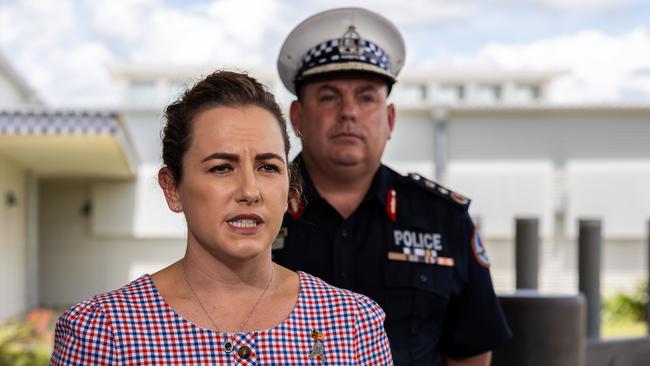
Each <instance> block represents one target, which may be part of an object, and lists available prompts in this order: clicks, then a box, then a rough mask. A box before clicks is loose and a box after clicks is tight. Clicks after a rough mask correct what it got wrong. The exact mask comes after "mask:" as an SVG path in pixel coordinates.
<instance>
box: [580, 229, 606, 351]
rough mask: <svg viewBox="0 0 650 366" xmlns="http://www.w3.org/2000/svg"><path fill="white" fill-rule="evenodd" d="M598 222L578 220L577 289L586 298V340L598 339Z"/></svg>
mask: <svg viewBox="0 0 650 366" xmlns="http://www.w3.org/2000/svg"><path fill="white" fill-rule="evenodd" d="M601 246H602V233H601V222H600V220H580V222H579V233H578V288H579V289H580V292H581V293H583V294H585V297H586V298H587V338H589V339H598V338H600V250H601Z"/></svg>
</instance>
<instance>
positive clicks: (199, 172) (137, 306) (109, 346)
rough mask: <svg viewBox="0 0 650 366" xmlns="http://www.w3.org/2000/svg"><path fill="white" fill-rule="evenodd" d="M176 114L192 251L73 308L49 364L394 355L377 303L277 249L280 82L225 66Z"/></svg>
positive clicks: (163, 182)
mask: <svg viewBox="0 0 650 366" xmlns="http://www.w3.org/2000/svg"><path fill="white" fill-rule="evenodd" d="M166 117H167V125H166V127H165V129H164V132H163V163H164V167H163V168H161V169H160V172H159V174H158V178H159V183H160V186H161V188H162V190H163V192H164V193H165V198H166V200H167V204H168V205H169V208H170V209H171V210H172V211H174V212H176V213H181V212H182V213H184V214H185V218H186V221H187V232H188V235H187V249H186V252H185V256H184V257H183V258H182V259H181V260H179V261H178V262H176V263H174V264H172V265H171V266H169V267H167V268H165V269H163V270H161V271H160V272H157V273H155V274H153V275H152V276H149V275H144V276H142V277H140V278H139V279H137V280H135V281H133V282H131V283H129V284H127V285H126V286H124V287H122V288H121V289H118V290H115V291H112V292H109V293H106V294H101V295H98V296H95V297H94V298H92V299H90V300H87V301H84V302H82V303H80V304H78V305H76V306H74V307H72V308H71V309H70V310H68V311H67V312H66V313H65V314H64V315H63V316H62V317H61V318H60V319H59V321H58V323H57V328H56V339H55V348H54V353H53V355H52V361H51V363H52V364H54V365H64V364H65V365H71V364H74V365H77V364H79V365H81V364H94V365H96V364H110V365H114V364H115V365H126V364H134V365H135V364H137V365H141V364H183V365H189V364H242V365H270V364H275V365H285V364H297V365H306V364H329V365H361V364H365V365H370V364H372V365H385V364H392V361H391V356H390V350H389V347H388V341H387V339H386V335H385V333H384V330H383V319H384V313H383V311H382V310H381V309H380V308H379V307H378V306H377V305H376V304H375V303H374V302H373V301H371V300H369V299H368V298H366V297H364V296H362V295H358V294H355V293H352V292H349V291H345V290H341V289H337V288H334V287H331V286H329V285H327V284H326V283H324V282H323V281H321V280H320V279H318V278H315V277H313V276H310V275H308V274H306V273H301V272H300V273H295V272H292V271H289V270H288V269H286V268H283V267H281V266H279V265H276V264H274V263H273V262H272V261H271V244H272V242H273V240H274V239H275V238H276V236H277V234H278V231H279V229H280V225H281V223H282V218H283V215H284V212H285V211H287V209H288V196H289V191H290V189H289V186H290V184H289V180H290V178H292V179H293V178H296V176H295V175H294V174H292V173H291V169H290V166H289V164H288V151H289V139H288V136H287V132H286V125H285V121H284V119H283V117H282V113H281V111H280V108H279V107H278V105H277V103H276V102H275V100H274V98H273V96H272V94H270V93H269V92H267V91H266V90H265V89H264V88H263V87H262V86H261V85H260V84H259V83H258V82H257V81H255V80H254V79H252V78H250V77H249V76H247V75H244V74H238V73H233V72H227V71H218V72H215V73H213V74H211V75H209V76H208V77H206V78H205V79H204V80H202V81H200V82H199V83H197V84H196V85H195V86H194V87H193V88H192V89H190V90H188V91H187V92H185V94H184V95H183V96H182V97H181V98H180V99H179V100H178V101H177V102H175V103H173V104H171V105H170V106H168V107H167V109H166ZM293 180H294V181H296V180H297V179H293ZM296 188H298V187H296V186H295V185H294V186H293V187H292V189H291V191H292V192H294V191H299V190H296Z"/></svg>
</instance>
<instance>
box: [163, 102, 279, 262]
mask: <svg viewBox="0 0 650 366" xmlns="http://www.w3.org/2000/svg"><path fill="white" fill-rule="evenodd" d="M288 190H289V178H288V173H287V161H286V157H285V153H284V142H283V138H282V131H281V127H280V124H279V123H278V121H277V120H276V119H275V117H274V116H273V115H272V114H271V113H270V112H268V111H267V110H265V109H263V108H260V107H257V106H245V107H214V108H211V109H208V110H206V111H204V112H202V113H200V114H199V115H197V117H196V118H195V119H194V121H193V126H192V133H191V141H190V144H189V148H188V150H187V152H186V153H185V156H184V158H183V178H182V181H181V183H180V184H179V185H178V186H177V187H176V190H175V196H176V200H177V202H178V203H177V206H176V207H178V208H181V209H182V210H183V211H184V213H185V217H186V219H187V226H188V233H189V241H190V245H191V244H198V245H201V246H202V247H203V248H204V249H205V250H207V251H208V252H210V253H212V254H213V255H216V256H223V258H228V259H230V260H233V259H234V260H246V259H250V258H254V257H257V256H259V255H261V254H265V253H266V254H268V253H270V252H269V251H270V245H271V242H272V241H273V239H275V237H276V235H277V233H278V231H279V230H280V225H281V224H282V217H283V214H284V212H285V211H286V209H287V195H288ZM168 202H169V197H168ZM170 205H173V202H170ZM172 207H174V206H172ZM192 242H194V243H192Z"/></svg>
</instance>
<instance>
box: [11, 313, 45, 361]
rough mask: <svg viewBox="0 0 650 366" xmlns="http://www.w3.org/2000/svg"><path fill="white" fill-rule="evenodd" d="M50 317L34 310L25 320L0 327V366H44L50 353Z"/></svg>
mask: <svg viewBox="0 0 650 366" xmlns="http://www.w3.org/2000/svg"><path fill="white" fill-rule="evenodd" d="M52 322H53V314H52V312H51V311H49V310H45V309H36V310H34V311H32V312H31V313H30V314H28V315H27V317H26V319H25V320H20V321H13V322H9V323H6V324H1V325H0V366H40V365H43V366H45V365H48V364H49V361H50V354H51V353H52V341H53V334H52V325H53V324H52Z"/></svg>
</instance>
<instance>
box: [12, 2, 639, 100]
mask: <svg viewBox="0 0 650 366" xmlns="http://www.w3.org/2000/svg"><path fill="white" fill-rule="evenodd" d="M630 1H632V0H563V1H562V0H521V1H519V0H518V1H515V0H489V1H478V0H457V1H450V0H411V1H409V2H396V1H393V0H374V1H371V0H356V1H352V0H333V1H329V2H326V3H324V2H321V1H317V0H304V1H302V2H293V1H282V0H248V1H243V0H218V1H217V0H215V1H210V2H203V3H202V2H199V3H193V4H191V5H183V6H173V5H172V4H171V3H170V2H168V1H165V0H111V1H94V0H76V1H75V0H59V1H47V0H23V1H18V2H15V1H2V0H0V50H1V51H2V52H4V54H5V56H6V57H7V58H8V59H9V60H10V61H11V62H12V64H13V65H14V66H15V68H16V69H17V70H18V71H19V72H20V73H21V74H22V75H23V76H24V77H25V79H27V81H28V82H29V83H30V84H31V85H32V86H33V87H34V88H35V89H36V90H38V91H39V92H40V94H41V95H42V96H43V97H44V98H45V100H46V101H48V102H50V103H53V104H59V105H60V104H64V105H68V104H74V105H79V104H87V105H107V104H109V105H110V104H113V103H116V101H117V100H118V96H117V95H116V92H117V91H116V89H115V87H114V85H113V82H112V80H111V78H110V76H109V73H108V70H107V69H106V66H107V65H108V64H110V63H113V62H120V63H129V62H135V63H145V64H146V63H156V64H166V63H171V64H191V65H214V66H215V67H218V66H222V65H225V66H238V67H240V68H244V69H245V68H249V67H251V66H258V65H266V66H268V67H273V65H274V64H275V57H276V55H277V51H278V49H279V47H280V45H281V43H282V40H283V37H284V36H285V35H286V34H287V33H288V32H289V31H290V30H291V29H292V28H293V27H294V26H296V25H297V23H298V22H299V21H301V20H303V19H305V18H306V17H308V16H310V15H312V14H314V13H316V12H318V11H321V10H325V9H327V8H333V7H342V6H361V7H367V8H369V9H371V10H374V11H377V12H379V13H381V14H383V15H385V16H387V17H389V18H390V19H391V20H393V21H394V22H395V23H396V24H397V26H398V27H400V29H402V31H403V32H404V33H405V38H408V35H409V32H411V31H416V32H420V33H421V32H423V31H427V30H434V29H439V27H443V26H444V25H445V24H447V23H448V22H450V21H453V22H472V21H475V20H476V19H478V17H480V16H481V11H482V10H484V9H485V7H486V6H495V5H503V4H506V5H507V4H513V5H514V4H518V5H520V6H538V7H545V8H549V9H551V8H553V9H560V10H562V9H564V10H566V11H577V10H576V9H583V10H584V11H595V10H598V11H599V10H602V9H613V8H616V7H620V6H623V5H625V4H627V3H629V2H630ZM522 4H527V5H522ZM506 16H507V14H504V18H505V17H506ZM454 24H458V23H454ZM424 42H426V41H424ZM409 47H410V49H411V51H410V55H414V54H417V51H418V50H421V49H426V48H427V47H432V45H431V44H410V45H409ZM454 52H455V51H454V50H453V48H450V49H449V53H448V55H447V56H446V60H447V62H448V63H451V64H453V65H470V66H482V67H492V66H494V67H501V68H536V69H547V68H553V69H558V68H559V69H568V70H570V71H571V72H572V74H570V75H568V76H567V77H565V78H563V79H562V80H560V81H558V83H557V84H556V85H555V86H554V88H553V97H554V98H557V99H559V100H564V101H578V100H587V101H599V100H634V99H642V98H645V100H648V99H650V87H649V86H648V83H649V79H650V76H648V72H644V71H643V70H647V69H648V66H647V65H650V56H649V55H648V53H649V52H650V41H649V35H648V29H646V28H638V29H636V30H634V31H631V32H629V33H627V34H624V35H621V36H610V35H607V34H604V33H601V32H598V31H591V32H589V31H584V32H580V33H577V34H574V35H567V36H561V37H555V38H551V39H547V40H542V41H538V42H534V43H530V44H524V45H522V44H500V43H492V44H489V45H486V46H484V47H482V48H481V49H480V50H479V51H477V52H475V53H472V54H465V55H459V54H457V53H454ZM409 63H412V64H418V63H423V60H415V59H412V60H409ZM443 63H444V62H443ZM438 64H440V61H438Z"/></svg>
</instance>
